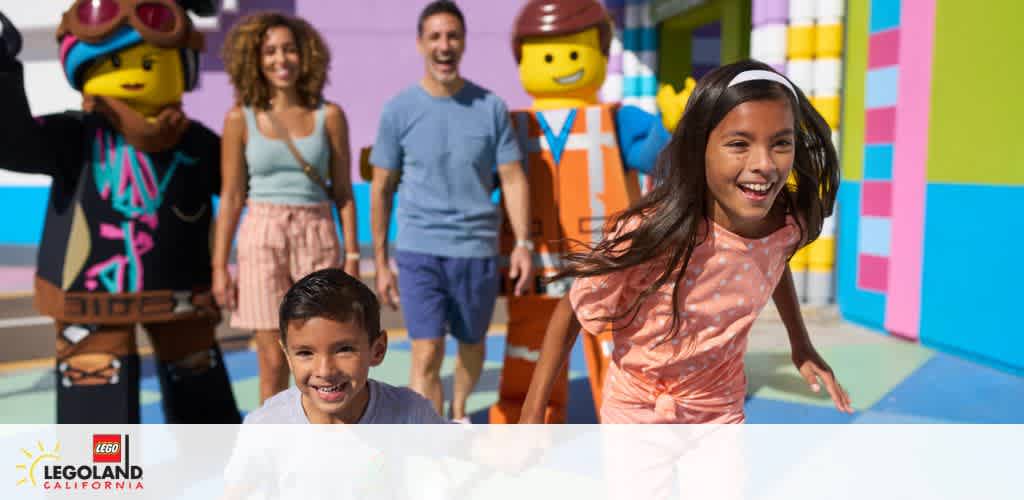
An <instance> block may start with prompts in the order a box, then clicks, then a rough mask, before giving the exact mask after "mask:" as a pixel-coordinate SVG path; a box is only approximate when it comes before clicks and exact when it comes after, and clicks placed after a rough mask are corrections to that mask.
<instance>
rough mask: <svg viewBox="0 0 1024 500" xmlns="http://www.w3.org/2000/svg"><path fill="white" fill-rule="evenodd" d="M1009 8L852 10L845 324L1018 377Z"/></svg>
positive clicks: (1017, 173) (995, 4) (1020, 173)
mask: <svg viewBox="0 0 1024 500" xmlns="http://www.w3.org/2000/svg"><path fill="white" fill-rule="evenodd" d="M1021 14H1022V7H1021V5H1020V3H1019V2H1016V1H1013V0H992V1H988V2H984V3H978V2H961V1H957V0H903V1H900V0H872V1H870V2H867V1H865V2H849V3H848V12H847V29H848V36H847V39H846V51H847V60H846V74H845V81H844V88H845V89H846V91H845V94H844V101H843V109H844V114H843V117H844V118H843V126H842V130H843V136H842V144H843V167H844V172H843V184H842V188H841V189H840V201H839V206H840V227H839V241H840V243H839V245H840V247H839V290H838V301H839V307H840V311H841V312H842V314H843V316H844V317H845V318H848V319H851V320H853V321H856V322H858V323H862V324H864V325H868V326H871V327H873V328H875V329H878V330H881V331H886V332H890V333H892V334H893V335H897V336H901V337H904V338H907V339H910V340H920V341H921V342H922V343H924V344H926V345H928V346H931V347H935V348H937V349H940V350H945V351H947V352H952V353H956V354H960V355H962V356H965V357H968V358H973V359H976V360H980V361H983V362H986V363H989V364H991V365H993V366H997V367H1000V368H1003V369H1006V370H1009V371H1014V372H1018V373H1020V372H1024V329H1022V328H1021V327H1020V326H1019V324H1018V321H1017V317H1016V311H1017V310H1019V309H1018V308H1019V307H1020V306H1019V297H1020V295H1021V294H1020V291H1019V290H1018V288H1019V286H1018V285H1019V284H1020V283H1021V281H1022V278H1024V271H1022V269H1021V266H1019V265H1018V264H1017V262H1018V260H1019V258H1020V257H1019V255H1020V250H1019V249H1020V247H1021V242H1022V234H1024V231H1022V230H1024V222H1022V219H1021V216H1020V213H1019V212H1020V209H1019V206H1020V202H1021V201H1022V200H1024V151H1022V149H1021V147H1020V144H1021V141H1020V137H1019V123H1020V118H1021V116H1024V99H1021V97H1020V96H1019V95H1018V94H1017V92H1016V90H1015V89H1016V87H1017V85H1018V83H1019V82H1020V81H1022V79H1024V70H1022V69H1021V66H1020V65H1019V64H1018V62H1019V60H1020V54H1019V51H1020V48H1021V47H1024V32H1022V31H1021V30H1020V29H1019V28H1018V26H1017V24H1016V23H1017V22H1018V21H1019V19H1020V18H1021Z"/></svg>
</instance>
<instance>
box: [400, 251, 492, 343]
mask: <svg viewBox="0 0 1024 500" xmlns="http://www.w3.org/2000/svg"><path fill="white" fill-rule="evenodd" d="M395 263H396V264H398V293H399V295H400V296H401V303H402V316H403V318H405V325H406V328H408V330H409V337H410V338H412V339H413V340H419V339H437V338H442V337H444V334H445V331H450V332H451V334H452V336H453V337H455V338H456V339H457V340H458V341H459V342H460V343H463V344H476V343H478V342H480V341H482V340H483V339H484V336H485V335H487V328H488V326H490V324H491V315H492V314H493V313H494V303H495V301H496V300H497V299H498V285H499V279H498V258H497V257H441V256H437V255H428V254H423V253H417V252H406V251H396V252H395Z"/></svg>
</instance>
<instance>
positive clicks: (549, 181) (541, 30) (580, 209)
mask: <svg viewBox="0 0 1024 500" xmlns="http://www.w3.org/2000/svg"><path fill="white" fill-rule="evenodd" d="M611 37H612V24H611V20H610V18H609V16H608V13H607V11H606V10H605V9H604V7H603V6H602V5H601V3H600V2H598V1H597V0H531V1H529V2H527V3H526V5H524V6H523V8H522V9H521V10H520V12H519V15H518V17H517V19H516V21H515V28H514V33H513V36H512V48H513V51H514V53H515V58H516V62H517V63H518V65H519V78H520V81H521V82H522V84H523V87H524V88H525V90H526V92H527V93H528V94H530V95H531V96H532V97H533V98H534V100H533V104H532V106H531V107H530V109H529V110H522V111H514V112H513V113H512V123H513V125H514V126H515V128H516V131H517V133H518V135H519V139H520V144H521V145H522V148H523V153H524V155H526V157H527V171H528V176H529V183H530V198H531V200H530V202H531V203H530V206H531V207H532V213H533V220H532V221H531V227H530V231H531V234H530V236H531V239H532V241H533V244H534V246H535V247H536V248H535V250H536V255H537V256H538V257H539V259H540V262H539V263H538V264H537V265H538V267H539V268H540V272H539V273H538V276H539V277H541V278H543V277H546V276H552V275H554V274H556V273H557V271H558V270H559V269H560V268H561V263H560V261H561V258H562V256H564V255H565V254H566V253H567V252H568V251H569V250H570V245H572V242H580V243H584V244H591V243H594V242H595V240H596V239H599V238H600V236H601V231H602V228H603V226H604V223H605V220H606V218H608V217H609V216H611V215H612V214H614V213H615V212H618V211H620V210H623V209H625V208H626V207H627V206H629V204H630V203H631V202H632V201H634V200H636V199H637V198H638V197H639V196H640V186H639V183H638V180H637V172H638V171H640V172H648V171H650V170H651V167H652V166H653V165H654V161H655V158H656V156H657V154H658V152H659V151H660V149H661V147H662V146H664V145H665V144H666V143H667V142H668V139H669V131H671V130H672V129H674V128H675V124H676V123H677V122H678V121H679V118H680V117H681V116H682V111H683V105H684V104H685V102H686V98H687V97H688V90H687V89H684V90H683V91H682V93H679V94H677V93H675V92H674V91H672V90H671V88H664V89H663V90H662V92H660V93H659V97H658V103H659V107H661V108H662V113H661V114H660V115H659V116H656V115H652V114H650V113H647V112H645V111H643V110H641V109H639V108H636V107H633V106H622V107H620V106H619V105H618V104H617V103H605V104H602V103H599V102H598V91H599V90H600V88H601V85H602V84H603V83H604V79H605V72H606V67H607V62H608V50H609V46H610V44H611ZM690 85H691V86H692V81H691V82H690ZM511 246H512V244H511V238H510V237H509V233H508V231H505V232H504V234H503V240H502V251H503V253H504V254H507V253H508V251H509V250H510V248H511ZM567 289H568V283H560V282H554V283H547V284H546V285H544V286H540V287H538V289H537V290H535V292H536V293H534V294H532V295H526V296H521V297H513V296H509V297H508V307H509V323H508V332H507V336H506V342H507V346H506V351H505V364H504V368H503V371H502V378H501V384H500V389H499V398H500V399H499V402H498V403H497V404H496V405H495V406H493V407H492V408H491V410H490V421H491V422H492V423H505V422H515V421H517V420H518V418H519V411H520V407H521V405H522V401H523V398H524V397H525V395H526V389H527V386H528V384H529V381H530V377H531V375H532V373H533V369H534V365H535V362H536V360H537V355H538V350H539V349H540V346H541V342H542V340H543V337H544V331H545V328H546V326H547V323H548V319H549V318H550V316H551V312H552V311H553V308H554V306H555V304H557V302H558V300H559V297H561V296H562V295H564V294H565V291H566V290H567ZM585 338H586V339H588V340H590V341H589V342H588V343H587V344H586V345H585V346H586V352H587V362H588V368H589V370H590V375H591V388H592V390H593V392H594V395H595V401H600V388H601V382H602V373H603V372H604V367H605V366H607V358H606V355H604V354H602V352H601V344H600V342H599V339H600V337H596V336H586V337H585ZM567 397H568V370H567V367H566V368H564V369H563V372H562V373H561V376H560V378H559V379H558V380H557V381H556V382H555V385H554V388H553V391H552V396H551V399H550V401H549V403H548V407H547V409H546V413H545V421H546V422H562V421H564V420H565V404H566V399H567Z"/></svg>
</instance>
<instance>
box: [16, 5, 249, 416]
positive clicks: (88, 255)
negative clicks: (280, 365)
mask: <svg viewBox="0 0 1024 500" xmlns="http://www.w3.org/2000/svg"><path fill="white" fill-rule="evenodd" d="M186 9H189V10H192V11H194V12H196V13H197V14H200V15H209V14H212V13H213V11H214V9H213V6H212V4H211V3H209V2H208V1H206V0H179V1H178V2H175V1H173V0H145V1H141V0H77V1H76V2H74V4H73V5H72V6H71V8H70V9H68V10H67V11H66V12H65V13H64V17H63V19H62V20H61V23H60V27H59V28H58V31H57V40H58V45H59V47H60V61H61V63H62V66H63V69H64V73H65V75H66V77H67V80H68V83H70V84H71V86H72V87H74V88H75V89H76V90H79V91H81V92H82V94H83V108H84V110H85V111H84V112H72V111H69V112H64V113H58V114H53V115H47V116H43V117H40V118H33V117H32V115H31V112H30V110H29V108H28V103H27V101H26V99H25V89H24V82H23V77H22V66H21V63H20V62H19V61H18V60H17V59H16V56H17V53H18V49H19V44H18V43H12V41H13V40H17V38H18V35H17V30H16V29H15V28H14V26H13V25H12V24H11V23H10V21H9V20H8V19H7V18H6V17H4V16H3V14H2V13H0V23H2V26H3V28H2V32H0V37H2V38H3V41H4V43H2V44H0V109H3V113H2V114H0V168H5V169H9V170H15V171H19V172H27V173H39V174H46V175H49V176H50V177H52V179H53V183H52V187H51V189H50V197H49V203H48V205H47V214H46V223H45V226H44V229H43V236H42V240H41V241H40V243H39V255H38V262H37V270H36V280H35V306H36V308H37V309H38V310H39V311H40V312H42V313H43V314H46V315H48V316H52V317H53V318H54V320H55V322H56V326H57V351H56V352H57V421H58V422H59V423H134V422H139V419H140V412H139V374H140V370H139V354H138V350H137V347H136V344H135V328H136V325H138V324H141V325H142V326H143V327H144V328H145V330H146V331H147V332H148V334H149V337H150V340H151V342H152V344H153V347H154V351H155V357H156V358H157V373H158V375H159V381H160V388H161V393H162V396H163V409H164V413H165V416H166V419H167V421H168V422H171V423H193V422H238V421H240V416H239V413H238V409H237V407H236V405H235V401H234V397H233V396H232V393H231V386H230V383H229V380H228V376H227V371H226V370H225V368H224V361H223V358H222V356H221V352H220V349H219V348H218V346H217V344H216V342H215V340H214V328H215V327H216V325H217V322H218V321H219V312H218V310H217V309H216V307H215V306H214V303H213V300H212V298H211V297H210V294H209V287H210V251H209V248H210V247H209V241H210V238H209V235H210V226H211V217H212V216H211V212H212V206H211V200H212V195H213V194H215V193H217V192H218V189H219V187H220V177H219V158H220V140H219V138H218V137H217V135H216V134H214V133H213V132H211V131H210V130H208V129H207V128H206V127H204V126H202V125H200V124H199V123H197V122H193V121H191V120H189V119H188V117H186V116H185V114H184V113H183V112H182V110H181V96H182V93H183V92H185V91H188V90H191V89H192V88H193V87H194V86H195V85H196V80H197V72H198V66H199V65H198V62H199V61H198V57H199V51H200V50H202V47H203V37H202V35H201V34H200V33H199V32H198V31H196V30H195V28H194V27H193V25H192V23H191V21H190V20H189V18H188V16H187V14H186Z"/></svg>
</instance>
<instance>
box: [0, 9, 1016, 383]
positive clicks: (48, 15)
mask: <svg viewBox="0 0 1024 500" xmlns="http://www.w3.org/2000/svg"><path fill="white" fill-rule="evenodd" d="M66 3H68V2H64V1H60V2H45V3H39V2H9V3H8V4H7V5H5V6H4V7H3V8H4V11H5V13H7V14H8V15H9V16H10V17H11V18H12V19H14V20H15V22H16V23H17V24H18V25H19V27H20V28H22V31H23V32H24V34H25V37H26V44H25V45H26V49H25V51H24V53H23V60H24V61H25V65H26V80H27V82H28V83H29V87H28V95H29V100H30V102H31V104H32V106H33V109H34V110H35V111H36V112H37V113H40V114H41V113H47V112H54V111H60V110H63V109H67V108H77V107H78V106H79V100H80V97H79V96H78V95H77V94H76V93H74V92H72V91H71V90H70V89H69V88H68V87H67V85H66V83H65V81H64V79H63V77H62V76H61V73H60V68H59V66H58V64H57V62H56V59H55V55H56V45H55V43H54V41H53V31H54V29H55V23H56V21H57V19H58V18H59V13H60V12H61V11H62V10H63V8H65V4H66ZM426 3H427V0H375V1H373V2H357V1H345V2H335V1H331V0H224V1H223V7H224V11H223V12H222V14H221V15H220V16H218V17H217V18H216V19H206V20H200V21H199V25H200V26H201V28H202V29H203V30H204V31H206V32H207V33H208V35H207V36H208V38H207V44H208V47H209V49H208V50H207V54H206V56H205V58H204V60H203V71H202V82H201V87H200V89H199V90H198V91H197V92H194V93H192V94H189V95H187V97H186V101H185V106H186V108H185V109H186V110H188V112H189V113H190V114H192V116H193V117H195V118H196V119H198V120H200V121H202V122H203V123H205V124H206V125H208V126H210V127H211V128H213V129H214V130H220V128H221V122H222V120H223V116H224V113H225V112H226V111H227V109H228V108H229V107H230V105H231V102H232V95H231V90H230V88H229V86H228V83H227V77H226V75H225V74H224V72H223V68H222V67H221V63H220V58H219V56H218V55H217V51H218V50H219V47H220V44H221V42H222V40H223V34H224V32H225V30H226V29H227V28H228V27H230V26H231V25H232V24H233V23H234V22H235V21H236V20H237V19H238V18H239V17H240V16H242V15H244V14H246V13H248V12H251V11H257V10H264V9H277V10H282V11H286V12H290V13H294V14H297V15H300V16H303V17H305V18H307V19H309V20H310V21H311V22H312V23H313V24H314V25H315V26H316V27H317V28H318V29H320V30H321V31H322V33H323V34H324V36H325V37H326V39H327V41H328V42H329V44H330V46H331V49H332V52H333V58H334V59H333V60H334V63H333V67H332V69H331V73H330V83H329V85H328V87H327V90H326V96H327V98H328V99H330V100H332V101H335V102H338V103H339V104H341V105H342V106H343V107H344V108H345V109H346V112H347V113H348V117H349V121H350V123H351V128H352V132H351V134H352V137H351V139H352V146H353V158H352V159H353V165H354V167H355V166H356V165H357V159H358V157H357V155H358V149H359V148H360V147H363V146H367V145H369V144H371V143H372V141H373V137H374V135H375V133H376V128H377V121H378V116H379V112H380V109H381V108H382V106H383V104H384V102H385V101H386V100H387V99H388V98H389V97H390V96H392V95H394V94H395V93H397V92H398V91H399V90H401V89H402V88H404V87H405V86H407V85H411V84H413V83H414V82H415V81H417V80H418V79H419V78H420V76H421V74H422V61H421V59H420V57H419V55H418V54H417V53H416V51H415V50H414V42H415V21H416V16H417V14H418V12H419V10H420V9H421V8H422V6H423V5H425V4H426ZM459 3H460V5H461V6H462V7H463V10H464V11H465V13H466V16H467V20H468V28H469V31H468V40H467V52H466V55H465V58H464V64H463V69H464V73H465V74H466V75H467V76H468V77H469V78H471V79H473V80H475V81H476V82H478V83H480V84H482V85H484V86H486V87H488V88H490V89H492V90H494V91H495V92H496V93H497V94H498V95H500V96H501V97H502V98H504V99H505V100H506V102H508V104H509V106H510V107H512V108H516V107H523V106H526V105H527V104H528V102H529V101H528V98H527V96H526V95H525V93H524V92H523V91H522V89H521V87H520V85H519V81H518V76H517V72H516V68H515V65H514V63H513V60H512V56H511V53H510V49H509V45H508V43H509V31H510V29H511V20H512V19H514V16H515V14H516V12H517V10H518V8H519V5H520V2H518V1H500V2H498V1H490V0H463V1H461V2H459ZM605 4H606V5H607V6H608V9H609V12H610V13H611V14H612V16H613V18H614V19H615V21H616V38H615V42H614V43H613V46H612V53H611V57H610V62H609V78H608V81H607V83H606V85H605V87H604V88H603V89H602V95H603V96H604V98H605V99H606V100H621V101H623V102H626V103H630V104H635V105H638V106H641V107H644V108H646V109H649V110H654V108H655V104H654V99H653V96H654V94H655V93H656V91H657V88H658V85H660V84H666V83H667V84H672V85H674V86H675V87H676V88H679V87H680V86H681V85H682V82H683V80H684V79H685V77H686V76H689V75H697V76H700V75H702V74H703V73H705V72H707V71H709V70H710V69H711V68H713V67H714V66H716V65H718V64H722V63H728V62H732V61H735V60H738V59H740V58H745V57H748V56H753V57H756V58H758V59H762V60H764V61H766V62H768V63H770V64H772V65H773V66H775V67H776V68H777V69H779V70H780V71H784V72H786V73H787V75H789V76H790V78H791V79H792V80H793V81H794V82H796V83H797V84H798V85H799V86H800V87H801V88H802V89H803V90H804V92H805V93H806V94H807V95H809V96H810V97H811V98H812V100H813V101H814V103H815V105H816V107H817V108H818V109H819V111H821V112H822V114H823V115H824V116H825V117H826V119H827V120H828V121H829V123H830V125H832V126H833V129H834V130H836V131H838V133H839V134H838V135H837V136H836V137H835V139H836V143H837V146H839V147H840V151H841V160H842V168H843V174H842V178H843V182H842V187H841V189H840V198H839V203H838V212H837V216H836V217H834V218H833V219H832V220H831V221H830V226H831V228H830V229H826V233H825V235H824V236H825V237H824V238H823V239H822V240H821V241H820V242H818V243H816V247H815V248H814V249H809V250H808V251H807V252H805V253H803V254H801V255H800V256H798V257H797V258H796V259H795V260H794V262H793V266H794V270H795V271H796V273H797V276H798V277H800V278H801V279H802V284H801V290H802V296H803V298H804V299H805V301H806V302H809V303H814V304H826V303H830V302H832V301H835V302H837V303H838V306H839V310H840V312H841V314H842V316H843V317H844V318H845V319H848V320H851V321H854V322H857V323H860V324H863V325H867V326H869V327H872V328H874V329H876V330H878V331H880V332H887V333H891V334H892V335H896V336H899V337H902V338H905V339H907V340H909V341H920V342H922V343H924V344H926V345H929V346H931V347H935V348H937V349H940V350H944V351H947V352H951V353H955V354H958V355H961V356H965V357H968V358H972V359H975V360H980V361H982V362H985V363H988V364H990V365H992V366H996V367H1000V368H1002V369H1005V370H1008V371H1014V372H1018V373H1021V372H1024V329H1022V328H1021V327H1019V326H1017V324H1016V321H1015V319H1016V317H1015V314H1014V313H1015V311H1016V310H1017V308H1018V307H1019V305H1018V297H1019V296H1020V295H1021V293H1020V292H1019V291H1018V290H1017V288H1018V285H1019V284H1020V283H1021V282H1024V271H1022V268H1021V265H1020V264H1019V263H1018V259H1019V257H1018V255H1019V254H1020V250H1019V248H1020V247H1021V242H1022V237H1021V234H1024V222H1022V217H1021V216H1020V215H1019V214H1018V212H1019V205H1020V203H1021V201H1024V148H1021V147H1020V144H1021V140H1020V137H1019V135H1020V134H1019V132H1018V130H1019V128H1020V127H1019V123H1020V120H1021V117H1024V98H1021V97H1019V92H1018V90H1017V87H1018V86H1019V82H1021V81H1024V69H1022V67H1021V65H1020V63H1019V61H1020V55H1019V51H1020V48H1021V47H1024V30H1020V29H1019V27H1018V26H1017V24H1018V23H1019V19H1022V18H1024V6H1022V5H1021V4H1020V3H1019V2H1017V1H1016V0H986V1H985V2H963V1H960V0H849V1H846V2H843V1H841V0H605ZM48 182H49V181H48V179H47V178H45V177H39V176H24V175H17V174H12V173H9V172H4V171H0V213H4V214H8V216H7V217H6V219H5V221H4V226H3V229H2V230H0V267H3V266H10V265H31V264H32V262H33V260H34V258H33V256H34V253H35V249H34V247H35V244H36V242H37V241H38V239H39V235H40V234H41V227H42V217H43V213H44V210H43V206H44V204H45V203H46V199H45V197H46V190H47V187H46V186H47V184H48ZM356 196H357V203H358V204H359V210H360V218H361V221H360V222H361V223H360V232H359V235H360V242H361V243H362V244H364V245H366V244H368V243H369V223H368V215H369V210H368V188H367V185H366V184H365V183H357V184H356ZM833 221H834V223H833ZM829 235H832V236H834V238H833V239H829V238H828V236H829ZM836 244H837V245H838V251H835V250H834V248H835V245H836ZM833 263H836V264H837V267H838V269H837V270H833ZM833 276H835V277H836V281H835V283H834V284H833V282H832V278H833Z"/></svg>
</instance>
